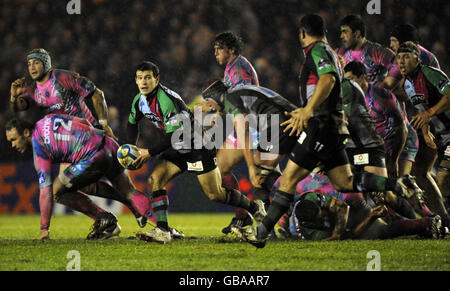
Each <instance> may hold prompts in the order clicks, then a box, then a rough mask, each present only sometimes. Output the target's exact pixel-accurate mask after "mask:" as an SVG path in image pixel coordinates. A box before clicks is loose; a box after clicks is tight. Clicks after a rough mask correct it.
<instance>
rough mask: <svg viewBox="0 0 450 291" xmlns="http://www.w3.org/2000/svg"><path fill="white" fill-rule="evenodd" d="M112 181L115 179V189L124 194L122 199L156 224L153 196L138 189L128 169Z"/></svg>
mask: <svg viewBox="0 0 450 291" xmlns="http://www.w3.org/2000/svg"><path fill="white" fill-rule="evenodd" d="M111 181H113V185H114V186H115V188H113V189H114V190H115V191H117V192H118V193H119V194H120V195H122V197H123V198H122V200H124V201H126V203H127V204H129V205H130V206H131V207H132V208H133V209H136V211H138V213H139V214H140V216H142V217H144V218H145V219H146V220H150V221H152V222H153V223H154V224H156V218H155V215H154V213H153V209H152V206H151V197H150V196H149V195H147V194H146V193H144V192H141V191H139V190H137V189H136V187H135V185H134V183H133V181H132V180H131V178H130V175H129V174H128V171H127V170H125V171H121V172H120V173H119V174H118V175H116V176H115V177H114V178H113V179H111ZM116 189H117V190H116ZM141 227H143V226H141Z"/></svg>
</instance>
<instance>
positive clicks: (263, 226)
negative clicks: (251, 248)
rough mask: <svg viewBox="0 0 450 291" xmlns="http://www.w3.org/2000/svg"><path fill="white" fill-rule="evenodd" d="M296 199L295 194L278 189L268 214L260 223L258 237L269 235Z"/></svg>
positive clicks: (262, 237) (263, 237)
mask: <svg viewBox="0 0 450 291" xmlns="http://www.w3.org/2000/svg"><path fill="white" fill-rule="evenodd" d="M293 201H294V195H292V194H289V193H286V192H283V191H280V190H277V191H276V192H275V196H274V197H273V200H272V203H271V204H270V207H269V210H268V211H267V215H266V216H265V217H264V218H263V220H262V221H261V223H260V224H258V230H257V236H258V239H265V238H267V237H268V236H269V234H270V232H271V231H272V229H273V228H274V227H275V224H276V223H277V222H278V220H280V218H281V217H282V216H283V214H285V213H286V212H287V211H288V210H289V207H290V205H291V203H292V202H293Z"/></svg>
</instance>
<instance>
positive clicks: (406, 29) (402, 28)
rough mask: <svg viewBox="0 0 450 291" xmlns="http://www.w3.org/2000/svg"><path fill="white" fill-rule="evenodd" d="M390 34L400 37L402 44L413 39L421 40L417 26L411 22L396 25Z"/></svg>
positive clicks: (414, 40) (399, 40) (415, 40)
mask: <svg viewBox="0 0 450 291" xmlns="http://www.w3.org/2000/svg"><path fill="white" fill-rule="evenodd" d="M390 36H393V37H395V38H396V39H398V42H399V43H400V44H402V43H404V42H406V41H412V42H415V43H417V42H419V36H418V34H417V29H416V27H415V26H414V25H412V24H409V23H407V24H399V25H396V26H395V27H394V28H393V29H392V31H391V34H390Z"/></svg>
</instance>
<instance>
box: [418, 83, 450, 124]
mask: <svg viewBox="0 0 450 291" xmlns="http://www.w3.org/2000/svg"><path fill="white" fill-rule="evenodd" d="M447 110H450V91H448V92H447V94H445V95H444V96H443V97H442V98H441V100H439V102H438V103H436V104H435V105H434V106H433V107H430V108H429V109H428V110H426V111H423V112H420V113H419V114H417V115H416V116H414V117H413V118H412V119H411V124H412V125H413V126H414V127H416V128H423V127H424V126H426V125H428V124H429V123H430V121H431V118H432V117H433V116H435V115H438V114H441V113H443V112H445V111H447Z"/></svg>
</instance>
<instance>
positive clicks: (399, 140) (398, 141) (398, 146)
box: [384, 93, 408, 177]
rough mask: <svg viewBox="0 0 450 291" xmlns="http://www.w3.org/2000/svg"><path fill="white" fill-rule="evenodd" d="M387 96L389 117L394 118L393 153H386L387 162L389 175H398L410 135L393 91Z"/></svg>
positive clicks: (386, 104) (386, 102)
mask: <svg viewBox="0 0 450 291" xmlns="http://www.w3.org/2000/svg"><path fill="white" fill-rule="evenodd" d="M388 94H389V96H388V95H386V98H385V99H384V108H385V109H386V112H387V114H386V115H387V116H388V118H390V119H392V123H393V131H394V132H393V134H394V138H393V139H392V141H393V143H392V153H391V155H386V162H387V164H388V167H387V168H388V171H389V176H392V177H397V175H398V160H399V158H400V155H401V153H402V151H403V148H404V147H405V143H406V138H407V136H408V128H407V127H406V123H405V120H404V119H403V115H402V113H401V111H400V110H402V109H400V108H399V106H397V103H396V102H395V100H394V99H393V98H388V97H393V96H392V95H391V93H388Z"/></svg>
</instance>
